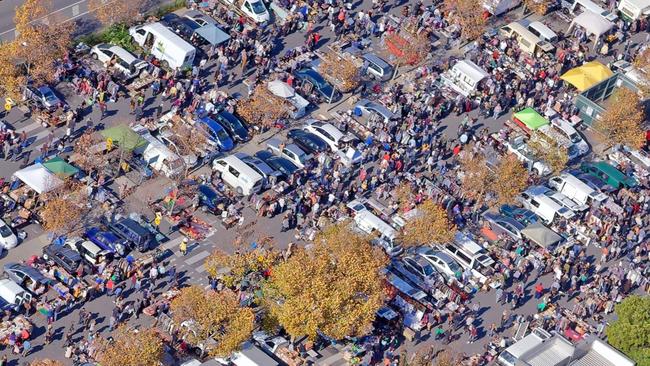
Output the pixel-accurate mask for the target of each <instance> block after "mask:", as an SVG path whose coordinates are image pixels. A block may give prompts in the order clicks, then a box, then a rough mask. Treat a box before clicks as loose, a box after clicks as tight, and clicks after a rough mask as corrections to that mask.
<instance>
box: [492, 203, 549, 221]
mask: <svg viewBox="0 0 650 366" xmlns="http://www.w3.org/2000/svg"><path fill="white" fill-rule="evenodd" d="M499 213H500V214H501V215H503V216H507V217H509V218H511V219H514V220H517V222H519V223H520V224H522V225H530V224H532V223H534V222H537V221H538V220H539V217H537V215H535V213H534V212H533V211H531V210H527V209H525V208H521V207H517V206H514V205H503V206H501V207H500V208H499Z"/></svg>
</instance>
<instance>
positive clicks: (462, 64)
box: [442, 60, 490, 96]
mask: <svg viewBox="0 0 650 366" xmlns="http://www.w3.org/2000/svg"><path fill="white" fill-rule="evenodd" d="M488 76H490V74H488V73H487V71H485V70H483V69H482V68H481V67H480V66H478V65H477V64H475V63H474V62H472V61H471V60H461V61H458V62H457V63H456V64H455V65H454V66H453V67H452V68H451V69H450V70H449V71H447V72H446V73H443V74H442V80H443V81H444V82H445V84H446V85H447V86H448V87H450V88H451V89H453V90H454V91H456V92H457V93H459V94H462V95H463V96H468V95H470V94H471V93H473V92H474V91H475V90H476V86H477V85H478V83H480V82H481V80H483V79H485V78H487V77H488Z"/></svg>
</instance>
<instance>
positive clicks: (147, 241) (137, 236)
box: [110, 217, 156, 252]
mask: <svg viewBox="0 0 650 366" xmlns="http://www.w3.org/2000/svg"><path fill="white" fill-rule="evenodd" d="M110 229H111V230H112V231H113V232H114V233H115V234H117V236H119V237H120V238H122V239H125V240H128V241H129V242H130V243H133V247H134V248H136V249H138V251H140V252H144V251H147V250H149V249H152V248H153V247H154V246H155V245H156V239H155V237H154V235H153V234H152V233H151V232H150V231H149V230H147V229H146V228H144V227H143V226H142V225H140V224H139V223H138V222H137V221H135V220H133V219H131V218H128V217H123V218H121V219H118V220H117V221H116V222H114V223H111V224H110Z"/></svg>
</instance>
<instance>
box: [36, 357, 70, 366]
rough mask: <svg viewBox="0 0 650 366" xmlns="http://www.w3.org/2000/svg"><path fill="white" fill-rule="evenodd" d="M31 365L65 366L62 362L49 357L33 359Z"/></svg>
mask: <svg viewBox="0 0 650 366" xmlns="http://www.w3.org/2000/svg"><path fill="white" fill-rule="evenodd" d="M29 366H64V365H63V363H62V362H60V361H56V360H51V359H49V358H46V359H42V360H35V361H32V362H31V363H30V364H29Z"/></svg>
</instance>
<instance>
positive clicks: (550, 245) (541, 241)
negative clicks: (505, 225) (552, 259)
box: [521, 222, 564, 252]
mask: <svg viewBox="0 0 650 366" xmlns="http://www.w3.org/2000/svg"><path fill="white" fill-rule="evenodd" d="M521 233H522V235H523V236H524V238H526V239H528V240H530V241H531V242H533V243H535V244H537V245H539V246H540V247H542V248H544V249H546V250H548V251H550V252H552V251H553V250H555V247H556V246H557V244H559V243H560V242H561V241H562V240H563V239H564V238H562V236H560V235H559V234H558V233H556V232H555V231H553V230H551V229H549V228H547V227H546V226H544V225H543V224H541V223H540V222H535V223H532V224H530V225H528V226H526V227H525V228H523V229H522V230H521Z"/></svg>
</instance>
